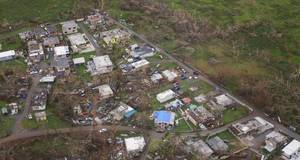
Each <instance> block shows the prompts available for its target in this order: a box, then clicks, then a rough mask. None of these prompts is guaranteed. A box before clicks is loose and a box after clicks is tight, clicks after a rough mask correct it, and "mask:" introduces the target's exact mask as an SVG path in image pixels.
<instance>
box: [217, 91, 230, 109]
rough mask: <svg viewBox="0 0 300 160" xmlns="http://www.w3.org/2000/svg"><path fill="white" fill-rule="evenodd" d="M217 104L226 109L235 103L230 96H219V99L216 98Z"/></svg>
mask: <svg viewBox="0 0 300 160" xmlns="http://www.w3.org/2000/svg"><path fill="white" fill-rule="evenodd" d="M215 99H216V102H217V104H219V105H221V106H223V107H226V106H230V105H232V104H233V103H234V101H233V100H232V99H231V98H229V97H228V96H226V95H225V94H222V95H219V96H217V97H215Z"/></svg>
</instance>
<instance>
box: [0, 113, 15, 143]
mask: <svg viewBox="0 0 300 160" xmlns="http://www.w3.org/2000/svg"><path fill="white" fill-rule="evenodd" d="M14 124H15V118H14V117H11V116H10V115H7V116H3V115H0V138H2V137H6V136H8V135H9V134H10V133H11V129H12V127H13V126H14Z"/></svg>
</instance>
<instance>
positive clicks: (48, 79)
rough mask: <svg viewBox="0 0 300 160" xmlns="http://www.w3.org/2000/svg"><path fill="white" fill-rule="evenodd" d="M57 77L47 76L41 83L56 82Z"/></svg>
mask: <svg viewBox="0 0 300 160" xmlns="http://www.w3.org/2000/svg"><path fill="white" fill-rule="evenodd" d="M55 78H56V76H45V77H42V78H41V79H40V82H41V83H50V82H54V81H55Z"/></svg>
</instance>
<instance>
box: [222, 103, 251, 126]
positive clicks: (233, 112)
mask: <svg viewBox="0 0 300 160" xmlns="http://www.w3.org/2000/svg"><path fill="white" fill-rule="evenodd" d="M248 112H249V111H248V109H247V108H246V107H243V106H238V107H234V108H232V109H226V110H225V111H224V113H223V117H222V121H223V123H224V124H228V123H230V122H233V121H235V120H238V119H240V118H242V117H244V116H246V115H247V114H248Z"/></svg>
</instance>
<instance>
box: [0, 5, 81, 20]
mask: <svg viewBox="0 0 300 160" xmlns="http://www.w3.org/2000/svg"><path fill="white" fill-rule="evenodd" d="M74 2H75V0H64V1H61V0H14V1H11V0H1V1H0V11H1V12H0V13H1V14H0V22H2V23H10V22H18V21H19V22H20V21H27V22H28V21H40V22H49V21H55V20H57V19H58V17H60V16H63V15H69V14H70V11H71V9H72V7H73V4H74Z"/></svg>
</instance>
